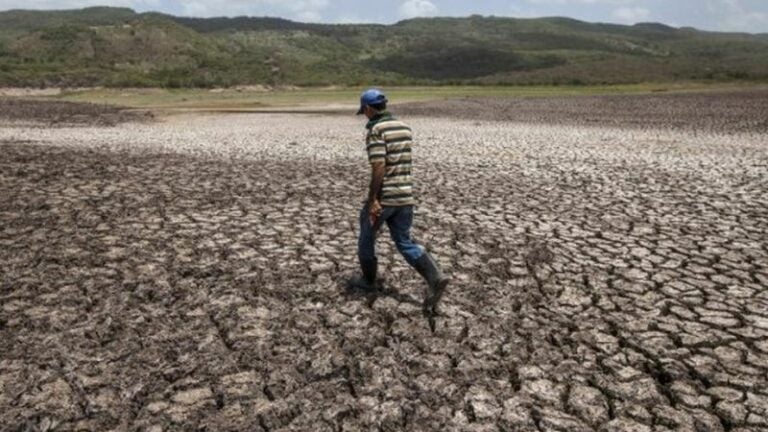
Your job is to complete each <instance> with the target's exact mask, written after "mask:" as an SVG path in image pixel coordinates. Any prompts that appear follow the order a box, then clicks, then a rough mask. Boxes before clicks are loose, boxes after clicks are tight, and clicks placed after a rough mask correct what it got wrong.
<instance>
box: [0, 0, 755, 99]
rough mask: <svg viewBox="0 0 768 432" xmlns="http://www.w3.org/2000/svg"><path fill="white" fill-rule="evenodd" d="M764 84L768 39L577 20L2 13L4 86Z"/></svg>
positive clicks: (0, 47)
mask: <svg viewBox="0 0 768 432" xmlns="http://www.w3.org/2000/svg"><path fill="white" fill-rule="evenodd" d="M674 80H719V81H730V80H750V81H765V80H768V35H766V34H760V35H750V34H736V33H712V32H703V31H698V30H695V29H691V28H673V27H669V26H666V25H663V24H657V23H643V24H637V25H634V26H622V25H614V24H594V23H587V22H582V21H577V20H574V19H569V18H557V17H555V18H541V19H515V18H497V17H481V16H471V17H468V18H420V19H412V20H407V21H402V22H399V23H397V24H394V25H390V26H384V25H325V24H306V23H297V22H292V21H289V20H285V19H280V18H267V17H263V18H254V17H236V18H210V19H203V18H182V17H174V16H170V15H164V14H158V13H145V14H138V13H135V12H134V11H132V10H130V9H123V8H106V7H97V8H88V9H82V10H69V11H23V10H13V11H7V12H0V85H1V86H60V85H63V86H93V85H105V86H165V87H209V86H230V85H238V84H267V85H328V84H340V85H360V84H364V83H368V82H372V81H376V82H378V83H381V84H383V85H384V84H386V85H394V84H434V83H442V84H446V83H451V84H454V83H466V84H581V83H583V84H612V83H617V84H618V83H634V82H644V81H674Z"/></svg>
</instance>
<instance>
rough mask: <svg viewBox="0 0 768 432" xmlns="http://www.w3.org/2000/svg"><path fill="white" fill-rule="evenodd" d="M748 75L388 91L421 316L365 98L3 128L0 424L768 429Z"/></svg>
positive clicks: (759, 186) (758, 122)
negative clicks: (368, 201) (387, 206)
mask: <svg viewBox="0 0 768 432" xmlns="http://www.w3.org/2000/svg"><path fill="white" fill-rule="evenodd" d="M761 94H762V96H763V97H762V98H760V97H757V98H755V97H753V96H754V95H752V94H746V93H745V94H742V95H741V96H738V95H737V96H732V95H728V96H727V97H723V96H722V95H709V96H707V95H705V96H697V97H695V98H693V99H694V101H687V102H686V101H685V97H675V96H661V97H656V98H655V99H654V98H649V99H650V101H648V100H647V101H642V100H641V99H638V98H637V97H626V98H624V99H621V98H614V99H599V98H597V99H595V98H589V99H568V100H561V101H559V102H558V101H557V100H550V101H548V102H541V101H540V100H533V101H529V102H528V103H527V104H526V103H525V102H519V101H514V102H504V101H498V100H495V101H488V100H485V101H478V100H467V101H453V102H450V103H446V104H438V105H435V106H427V105H422V106H420V107H419V106H404V107H402V112H403V113H405V114H407V115H404V116H403V119H404V120H406V121H407V122H409V123H410V124H411V125H412V127H413V129H414V132H415V136H416V140H417V142H416V145H415V148H414V151H415V155H414V158H415V180H416V184H417V191H418V192H417V194H418V199H419V206H418V208H417V211H416V221H415V228H414V234H415V236H416V237H417V238H418V239H419V240H420V241H422V242H423V243H424V244H426V245H427V246H428V247H429V248H430V249H431V250H432V251H433V252H434V253H435V255H436V256H437V257H438V259H439V261H440V263H441V264H442V266H443V267H445V269H446V270H447V271H448V272H449V273H450V274H451V276H452V277H453V279H454V281H453V283H452V285H451V286H450V288H449V292H448V293H447V294H446V297H445V299H444V302H443V304H442V308H441V315H440V316H439V317H437V318H436V319H435V320H434V322H433V323H432V324H433V326H431V325H430V322H429V321H428V320H427V319H426V318H425V317H424V316H423V315H422V313H421V311H420V301H421V298H422V295H423V289H424V286H423V282H422V281H421V280H420V279H419V278H418V275H417V274H416V273H415V272H414V271H412V270H411V269H409V268H408V267H407V265H406V264H405V262H404V261H403V260H402V258H401V257H400V256H399V255H397V252H396V251H395V250H394V248H393V247H391V245H390V244H389V242H388V238H386V233H385V235H383V236H382V238H381V240H380V242H379V254H380V263H381V264H380V265H381V270H382V275H383V277H384V279H385V280H384V289H383V291H382V292H380V293H379V294H378V295H376V296H370V295H365V294H364V293H359V292H354V291H350V290H348V289H347V288H346V284H345V281H346V279H347V278H349V277H350V276H352V275H354V274H355V272H356V270H357V264H356V260H355V244H356V230H357V228H356V219H357V212H358V209H359V207H360V203H361V200H362V199H363V197H364V195H365V188H366V186H367V175H368V171H367V166H366V159H365V155H364V150H363V145H362V139H363V133H364V129H363V122H362V120H361V119H360V118H355V117H354V116H351V115H350V116H341V115H337V114H327V115H323V114H306V115H302V114H185V115H173V116H165V117H164V116H159V117H157V118H155V119H151V118H144V117H143V116H138V117H131V116H128V117H126V118H125V120H126V121H127V122H122V119H123V117H121V116H115V115H114V113H111V114H110V115H112V117H111V118H115V119H118V120H115V121H110V122H108V124H104V122H93V123H88V122H83V121H78V122H75V123H76V124H75V123H71V122H69V123H68V122H67V121H66V119H67V118H70V117H67V118H64V121H58V122H56V124H55V125H52V124H50V123H48V124H46V122H44V121H42V122H41V121H40V119H34V120H35V121H21V120H23V119H21V120H20V119H18V118H14V119H10V120H7V121H6V122H5V123H3V124H2V126H1V127H0V197H2V199H0V383H1V384H2V390H1V391H0V430H2V431H17V430H19V431H20V430H30V431H31V430H62V431H69V430H99V431H107V430H114V431H129V430H130V431H132V430H148V431H176V430H179V431H182V430H210V431H228V430H231V431H242V430H249V431H310V430H311V431H325V430H327V431H358V430H359V431H370V430H381V431H396V430H398V431H399V430H409V431H432V430H434V431H438V430H440V431H452V430H453V431H529V430H530V431H581V430H584V431H589V430H601V431H666V430H681V431H760V430H765V429H766V428H768V144H766V143H768V134H766V130H765V123H764V121H765V118H766V117H765V114H766V112H768V102H766V101H768V94H766V93H765V92H763V93H761ZM708 98H709V100H708ZM667 99H671V100H672V102H669V101H668V100H667ZM622 100H623V101H624V102H622ZM681 100H682V101H683V102H681ZM638 101H639V102H638ZM718 103H719V104H720V105H717V104H718ZM622 104H624V105H622ZM579 106H582V107H584V109H589V110H590V112H595V113H597V114H595V115H594V116H592V117H590V116H588V115H586V116H585V115H582V116H576V115H574V114H573V113H574V112H578V111H579ZM638 106H640V108H638ZM713 106H715V108H712V107H713ZM718 106H720V107H721V108H717V107H718ZM606 107H608V108H606ZM670 107H672V108H670ZM685 107H688V108H689V109H686V108H685ZM484 109H485V110H486V112H485V113H484V112H483V111H482V110H484ZM717 109H722V110H723V113H722V115H717ZM516 110H517V111H516ZM702 110H703V111H702ZM394 111H395V113H397V112H398V110H397V108H395V109H394ZM632 112H635V113H636V115H628V114H627V113H632ZM658 112H663V113H665V114H663V115H656V114H654V115H651V114H653V113H658ZM733 112H737V113H738V115H732V113H733ZM499 113H504V114H503V115H502V116H500V115H499ZM515 113H520V115H519V116H517V117H516V115H515ZM536 113H539V114H538V115H537V114H536ZM553 113H554V114H553ZM644 113H646V114H644ZM648 113H651V114H648ZM729 113H731V114H729ZM77 118H78V119H79V120H82V118H83V117H77ZM628 119H629V120H628ZM637 119H644V120H643V121H638V120H637ZM708 119H711V120H708Z"/></svg>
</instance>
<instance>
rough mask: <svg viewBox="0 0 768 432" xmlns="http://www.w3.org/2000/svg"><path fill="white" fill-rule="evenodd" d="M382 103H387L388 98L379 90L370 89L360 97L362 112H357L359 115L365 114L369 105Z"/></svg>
mask: <svg viewBox="0 0 768 432" xmlns="http://www.w3.org/2000/svg"><path fill="white" fill-rule="evenodd" d="M382 103H387V96H385V95H384V93H383V92H382V91H381V90H379V89H377V88H371V89H368V90H366V91H364V92H363V94H362V95H361V96H360V110H359V111H357V115H360V114H362V113H363V112H365V107H366V106H368V105H378V104H382Z"/></svg>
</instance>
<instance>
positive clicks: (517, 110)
mask: <svg viewBox="0 0 768 432" xmlns="http://www.w3.org/2000/svg"><path fill="white" fill-rule="evenodd" d="M398 112H400V113H403V114H407V115H430V116H439V117H448V118H457V119H465V120H466V119H477V120H491V121H494V120H495V121H512V122H521V123H534V124H564V125H595V126H609V127H630V128H633V129H643V130H649V131H651V130H656V129H676V130H684V131H689V132H697V131H702V132H708V133H727V132H736V133H759V134H766V133H768V89H759V88H758V89H752V90H742V91H713V92H704V93H689V94H666V93H658V94H652V95H625V96H592V97H583V96H580V97H545V98H517V99H512V98H464V99H448V100H444V101H437V102H429V103H413V104H405V105H401V106H399V107H398Z"/></svg>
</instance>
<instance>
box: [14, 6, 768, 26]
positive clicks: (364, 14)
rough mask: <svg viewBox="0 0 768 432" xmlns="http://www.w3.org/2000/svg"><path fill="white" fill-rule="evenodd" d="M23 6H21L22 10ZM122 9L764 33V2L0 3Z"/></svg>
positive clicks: (766, 17)
mask: <svg viewBox="0 0 768 432" xmlns="http://www.w3.org/2000/svg"><path fill="white" fill-rule="evenodd" d="M22 4H23V6H22ZM95 5H109V6H125V7H131V8H133V9H135V10H138V11H149V10H154V11H160V12H166V13H171V14H174V15H185V16H201V17H210V16H237V15H252V16H265V15H268V16H279V17H284V18H288V19H292V20H297V21H305V22H327V23H349V22H376V23H393V22H396V21H399V20H401V19H405V18H412V17H416V16H467V15H471V14H480V15H496V16H513V17H541V16H568V17H572V18H577V19H581V20H585V21H592V22H611V23H620V24H634V23H636V22H647V21H655V22H662V23H665V24H669V25H673V26H676V27H682V26H692V27H696V28H700V29H704V30H715V31H745V32H751V33H768V0H475V1H466V0H379V1H360V0H224V1H222V0H26V1H25V2H23V3H22V2H20V1H19V0H0V10H5V9H15V8H19V7H20V6H22V7H23V8H26V9H70V8H79V7H86V6H95Z"/></svg>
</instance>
